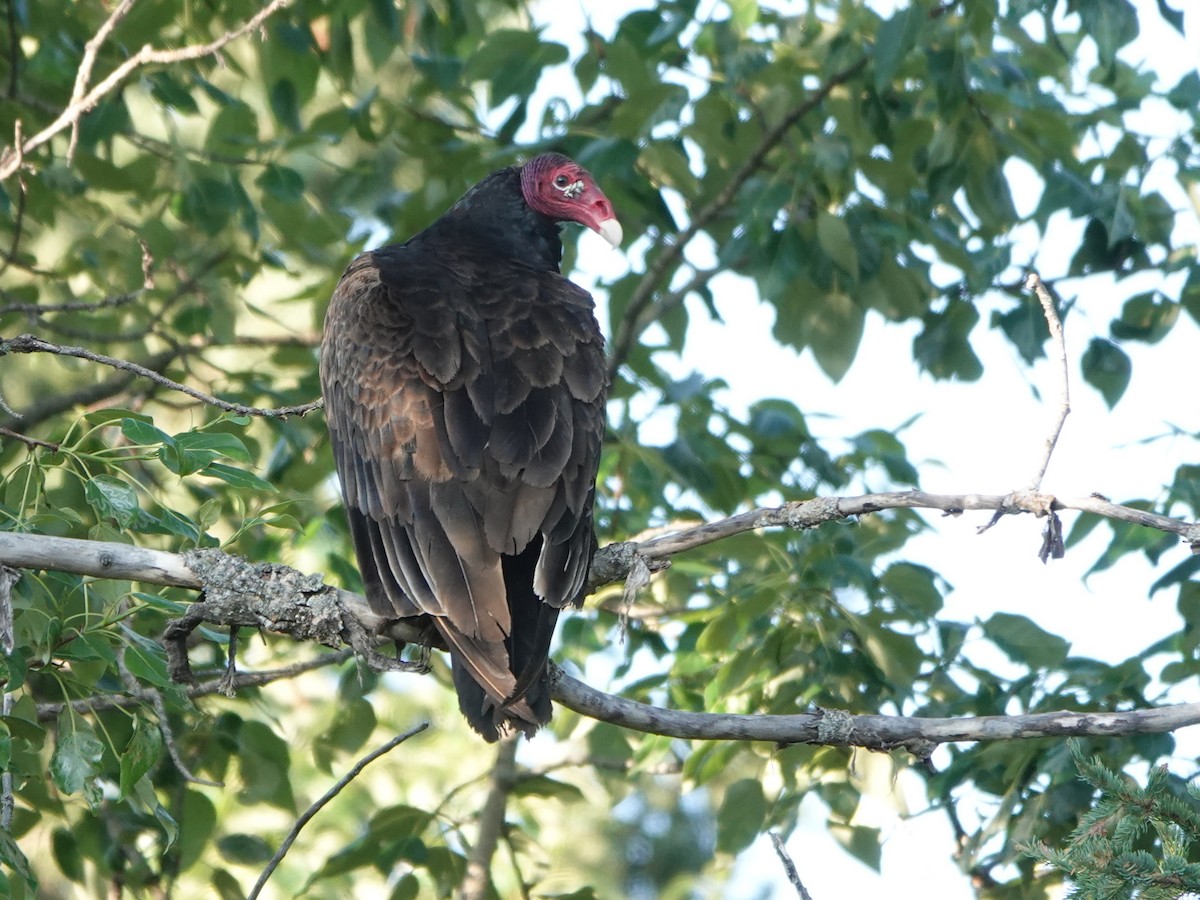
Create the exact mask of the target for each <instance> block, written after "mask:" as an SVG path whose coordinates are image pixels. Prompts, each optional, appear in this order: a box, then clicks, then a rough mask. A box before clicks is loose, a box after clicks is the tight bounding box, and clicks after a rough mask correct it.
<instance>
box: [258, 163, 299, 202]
mask: <svg viewBox="0 0 1200 900" xmlns="http://www.w3.org/2000/svg"><path fill="white" fill-rule="evenodd" d="M254 183H255V184H257V185H258V186H259V187H260V188H261V189H262V190H263V191H264V192H266V193H267V194H269V195H270V196H272V197H274V198H275V199H276V200H279V201H281V202H283V203H295V202H296V201H297V200H299V199H300V198H301V197H303V196H304V176H302V175H301V174H300V173H299V172H297V171H296V170H295V169H289V168H288V167H287V166H277V165H274V164H272V165H269V166H267V167H266V168H265V169H263V171H262V174H260V175H259V176H258V177H257V178H256V179H254Z"/></svg>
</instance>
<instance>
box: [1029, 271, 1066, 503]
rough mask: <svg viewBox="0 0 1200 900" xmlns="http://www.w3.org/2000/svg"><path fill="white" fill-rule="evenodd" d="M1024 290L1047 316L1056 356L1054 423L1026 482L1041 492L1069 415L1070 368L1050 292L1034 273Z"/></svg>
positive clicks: (1030, 488) (1030, 274) (1030, 487)
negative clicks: (1056, 381)
mask: <svg viewBox="0 0 1200 900" xmlns="http://www.w3.org/2000/svg"><path fill="white" fill-rule="evenodd" d="M1025 288H1026V290H1031V291H1033V292H1034V294H1035V295H1036V296H1037V298H1038V302H1039V303H1041V304H1042V313H1043V314H1044V315H1045V316H1046V324H1047V325H1048V326H1049V327H1050V338H1051V340H1053V341H1054V347H1055V350H1056V351H1057V354H1058V360H1057V361H1058V379H1057V380H1058V409H1057V411H1056V414H1055V419H1054V423H1053V425H1052V426H1051V428H1050V434H1049V436H1048V437H1047V438H1046V445H1045V447H1044V448H1043V450H1042V459H1041V462H1040V463H1039V465H1038V470H1037V473H1036V474H1035V475H1034V476H1033V480H1032V481H1031V482H1029V490H1031V491H1038V490H1041V488H1042V479H1043V478H1044V477H1045V476H1046V469H1047V468H1048V467H1049V465H1050V457H1051V455H1052V454H1053V453H1054V447H1055V445H1056V444H1057V443H1058V436H1059V435H1060V434H1062V430H1063V424H1064V423H1065V422H1066V421H1067V416H1068V415H1069V414H1070V412H1071V385H1070V376H1069V374H1068V373H1069V367H1068V365H1067V343H1066V339H1065V338H1064V336H1063V326H1062V320H1061V319H1060V318H1059V317H1058V311H1057V310H1056V309H1055V308H1054V298H1053V297H1051V296H1050V292H1049V291H1048V290H1046V285H1044V284H1043V283H1042V279H1041V278H1040V277H1039V276H1038V273H1037V272H1030V273H1029V277H1028V278H1026V279H1025Z"/></svg>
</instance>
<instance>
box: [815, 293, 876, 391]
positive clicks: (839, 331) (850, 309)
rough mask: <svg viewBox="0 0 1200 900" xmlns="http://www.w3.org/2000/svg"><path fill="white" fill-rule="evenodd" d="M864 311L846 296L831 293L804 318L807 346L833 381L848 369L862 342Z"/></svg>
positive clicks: (840, 377)
mask: <svg viewBox="0 0 1200 900" xmlns="http://www.w3.org/2000/svg"><path fill="white" fill-rule="evenodd" d="M865 322H866V312H865V310H863V308H862V307H861V306H859V305H858V304H857V303H855V302H854V301H853V300H852V299H851V298H850V296H849V295H848V294H844V293H841V292H840V291H831V292H829V293H827V294H826V295H825V296H824V297H822V298H821V300H820V302H819V303H818V304H817V306H816V307H815V308H814V309H812V310H810V312H809V315H808V332H809V347H810V348H811V349H812V353H813V357H814V358H815V359H816V361H817V365H819V366H820V367H821V371H823V372H824V373H825V374H826V375H828V376H829V377H830V378H831V379H832V380H833V381H841V379H842V376H843V375H845V374H846V373H847V372H848V371H849V370H850V364H851V363H853V362H854V357H855V356H856V355H857V353H858V345H859V343H860V342H861V341H862V335H863V326H864V324H865Z"/></svg>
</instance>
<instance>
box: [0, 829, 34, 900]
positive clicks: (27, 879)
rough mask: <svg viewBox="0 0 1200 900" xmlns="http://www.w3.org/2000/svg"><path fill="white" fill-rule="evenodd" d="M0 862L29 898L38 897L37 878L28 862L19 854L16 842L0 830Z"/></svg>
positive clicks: (23, 855) (22, 854)
mask: <svg viewBox="0 0 1200 900" xmlns="http://www.w3.org/2000/svg"><path fill="white" fill-rule="evenodd" d="M0 862H2V863H4V865H5V866H7V867H8V868H9V869H11V870H12V871H13V872H15V873H16V875H17V877H18V878H20V879H21V881H22V882H24V884H25V890H27V891H28V892H29V896H30V897H38V896H40V895H39V894H38V878H37V875H35V874H34V872H33V869H32V868H31V867H30V865H29V860H28V859H26V858H25V854H24V853H22V852H21V848H20V847H19V846H18V845H17V842H16V841H15V840H13V836H12V835H11V834H9V833H8V831H5V830H0Z"/></svg>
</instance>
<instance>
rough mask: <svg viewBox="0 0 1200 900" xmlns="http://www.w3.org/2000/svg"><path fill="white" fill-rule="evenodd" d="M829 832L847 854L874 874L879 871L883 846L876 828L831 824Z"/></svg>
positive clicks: (838, 823)
mask: <svg viewBox="0 0 1200 900" xmlns="http://www.w3.org/2000/svg"><path fill="white" fill-rule="evenodd" d="M829 832H830V834H832V835H833V836H834V838H836V839H837V842H838V843H839V844H841V845H842V846H843V847H844V848H845V849H846V852H847V853H849V854H850V855H851V856H853V857H854V858H855V859H857V860H859V861H860V862H864V863H866V864H867V865H868V866H870V867H871V868H872V869H874V870H875V871H876V872H878V871H879V866H880V862H881V859H882V856H883V844H882V842H881V841H880V840H879V829H878V828H867V827H865V826H863V825H843V824H841V823H840V822H831V823H830V824H829Z"/></svg>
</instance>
